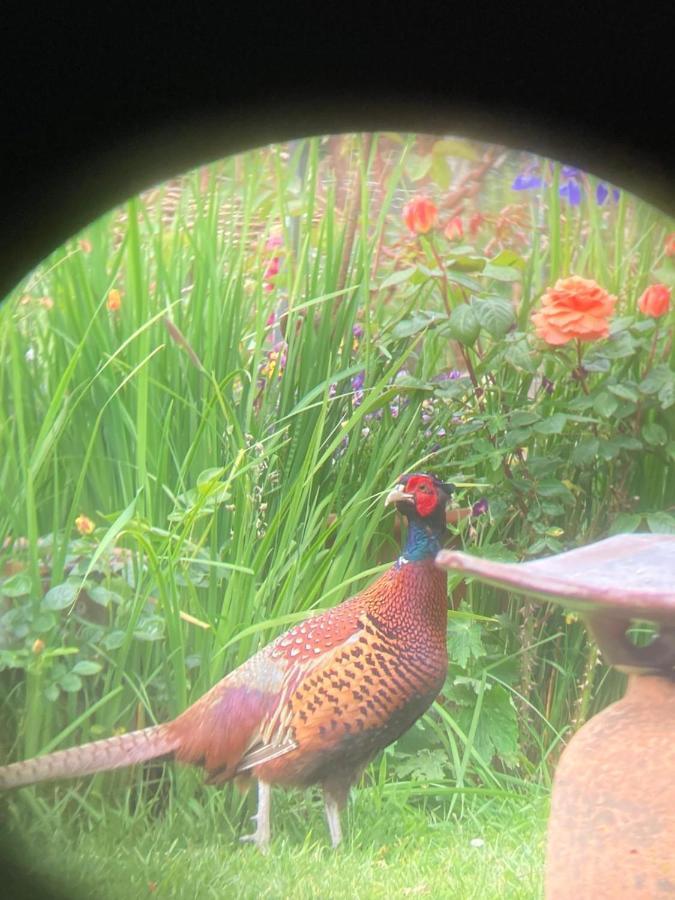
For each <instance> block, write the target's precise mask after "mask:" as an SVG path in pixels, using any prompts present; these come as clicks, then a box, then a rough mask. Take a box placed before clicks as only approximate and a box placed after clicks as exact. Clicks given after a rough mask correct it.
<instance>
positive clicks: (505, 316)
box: [471, 297, 516, 338]
mask: <svg viewBox="0 0 675 900" xmlns="http://www.w3.org/2000/svg"><path fill="white" fill-rule="evenodd" d="M471 308H472V309H473V311H474V312H475V313H476V316H477V318H478V321H479V322H480V324H481V325H482V326H483V328H484V329H485V330H486V331H487V332H488V333H489V334H491V335H492V337H494V338H502V337H504V335H505V334H506V332H507V331H508V330H509V329H510V328H511V327H512V326H513V325H514V323H515V321H516V316H515V313H514V311H513V306H512V305H511V304H510V303H509V301H508V300H504V299H502V298H501V297H489V298H487V299H486V300H476V301H474V302H473V303H472V304H471Z"/></svg>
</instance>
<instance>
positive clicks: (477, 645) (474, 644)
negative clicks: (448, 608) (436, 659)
mask: <svg viewBox="0 0 675 900" xmlns="http://www.w3.org/2000/svg"><path fill="white" fill-rule="evenodd" d="M482 634H483V629H482V626H481V625H479V624H478V622H472V621H471V620H466V619H453V620H452V621H451V622H450V624H449V625H448V658H449V659H450V661H451V662H452V663H454V664H455V665H458V666H459V667H460V668H462V669H466V664H467V663H468V661H469V659H480V658H481V657H482V656H485V647H484V646H483V638H482Z"/></svg>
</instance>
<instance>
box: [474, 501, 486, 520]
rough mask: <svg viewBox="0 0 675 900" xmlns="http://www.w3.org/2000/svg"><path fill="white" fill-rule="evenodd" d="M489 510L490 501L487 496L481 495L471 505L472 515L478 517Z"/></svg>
mask: <svg viewBox="0 0 675 900" xmlns="http://www.w3.org/2000/svg"><path fill="white" fill-rule="evenodd" d="M487 511H488V501H487V497H481V498H480V500H479V501H478V502H477V503H474V505H473V506H472V507H471V517H472V518H474V519H475V518H477V517H478V516H482V515H484V514H485V513H486V512H487Z"/></svg>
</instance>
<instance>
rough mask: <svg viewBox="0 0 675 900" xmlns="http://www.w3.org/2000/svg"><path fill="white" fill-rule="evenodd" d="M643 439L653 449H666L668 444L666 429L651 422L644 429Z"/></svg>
mask: <svg viewBox="0 0 675 900" xmlns="http://www.w3.org/2000/svg"><path fill="white" fill-rule="evenodd" d="M642 437H643V439H644V441H645V443H646V444H649V445H650V446H651V447H665V446H666V444H667V443H668V434H667V433H666V429H665V428H664V427H663V426H662V425H659V424H658V423H657V422H651V423H650V424H648V425H644V426H643V428H642Z"/></svg>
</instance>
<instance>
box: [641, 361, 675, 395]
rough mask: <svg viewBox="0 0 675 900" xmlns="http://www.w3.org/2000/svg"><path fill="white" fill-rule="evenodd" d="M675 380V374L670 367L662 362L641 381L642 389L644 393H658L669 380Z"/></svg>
mask: <svg viewBox="0 0 675 900" xmlns="http://www.w3.org/2000/svg"><path fill="white" fill-rule="evenodd" d="M673 380H675V374H674V373H673V372H671V370H670V368H669V367H668V366H667V365H665V364H663V363H661V364H659V365H658V366H654V368H653V369H652V370H651V372H649V374H648V375H646V376H645V378H643V379H642V381H641V382H640V390H641V391H642V393H643V394H658V392H659V391H660V390H661V389H662V388H663V387H664V386H665V385H667V384H668V383H669V382H672V381H673Z"/></svg>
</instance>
